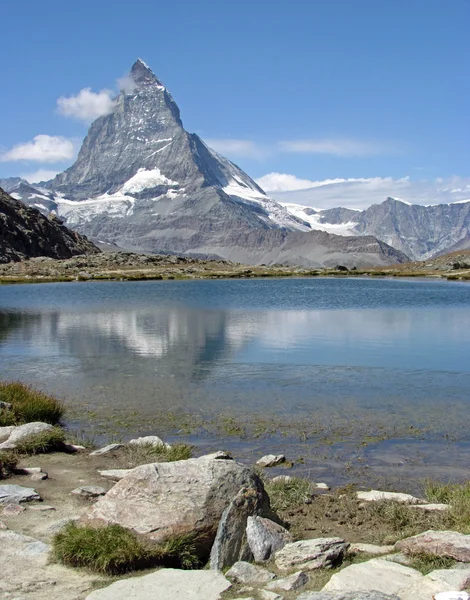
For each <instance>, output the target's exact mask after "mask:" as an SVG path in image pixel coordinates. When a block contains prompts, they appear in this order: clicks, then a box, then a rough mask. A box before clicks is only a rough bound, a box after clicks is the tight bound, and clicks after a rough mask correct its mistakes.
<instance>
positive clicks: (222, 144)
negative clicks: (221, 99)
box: [206, 137, 400, 160]
mask: <svg viewBox="0 0 470 600" xmlns="http://www.w3.org/2000/svg"><path fill="white" fill-rule="evenodd" d="M206 143H207V145H208V146H210V147H211V148H214V150H216V151H217V152H220V154H226V155H227V156H229V157H231V156H232V157H235V158H236V157H243V158H254V159H258V160H259V159H263V158H266V157H268V156H273V155H276V154H329V155H331V156H342V157H356V158H357V157H363V156H376V155H380V154H396V153H397V152H399V151H400V148H399V145H398V144H397V143H395V142H387V143H385V142H384V143H381V142H372V141H365V140H356V139H350V138H335V137H334V138H322V139H295V140H279V141H274V142H272V143H270V144H268V143H265V144H263V143H258V142H254V141H252V140H243V139H217V138H212V139H208V140H206Z"/></svg>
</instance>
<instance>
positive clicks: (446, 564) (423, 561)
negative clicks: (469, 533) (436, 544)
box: [410, 553, 456, 575]
mask: <svg viewBox="0 0 470 600" xmlns="http://www.w3.org/2000/svg"><path fill="white" fill-rule="evenodd" d="M455 564H456V561H455V560H454V559H453V558H449V557H448V556H436V555H435V554H424V553H421V554H415V555H413V556H412V557H411V564H410V567H412V568H413V569H416V570H417V571H420V572H421V573H422V574H423V575H427V574H428V573H431V571H435V570H436V569H452V567H454V566H455Z"/></svg>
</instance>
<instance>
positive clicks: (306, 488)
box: [264, 477, 315, 512]
mask: <svg viewBox="0 0 470 600" xmlns="http://www.w3.org/2000/svg"><path fill="white" fill-rule="evenodd" d="M264 487H265V490H266V492H267V494H268V496H269V499H270V500H271V508H272V509H273V510H274V511H275V512H278V511H281V512H282V511H287V510H292V509H293V508H296V507H298V506H301V505H302V504H305V502H306V501H309V500H311V499H312V496H313V493H314V490H315V488H314V486H313V484H312V483H311V482H310V481H308V479H302V478H301V477H293V478H292V479H290V480H289V481H272V480H271V481H270V480H267V481H264Z"/></svg>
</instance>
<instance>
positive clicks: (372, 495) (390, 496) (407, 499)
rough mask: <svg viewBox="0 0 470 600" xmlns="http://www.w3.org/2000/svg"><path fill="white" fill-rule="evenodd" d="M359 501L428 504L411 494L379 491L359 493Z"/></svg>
mask: <svg viewBox="0 0 470 600" xmlns="http://www.w3.org/2000/svg"><path fill="white" fill-rule="evenodd" d="M357 498H358V500H364V501H365V502H379V501H381V500H392V501H393V502H400V503H401V504H426V500H423V499H422V498H415V496H411V494H401V493H398V492H381V491H379V490H370V492H357Z"/></svg>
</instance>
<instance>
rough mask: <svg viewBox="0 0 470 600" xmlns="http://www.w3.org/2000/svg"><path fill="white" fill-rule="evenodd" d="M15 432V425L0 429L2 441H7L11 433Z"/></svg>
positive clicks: (0, 439)
mask: <svg viewBox="0 0 470 600" xmlns="http://www.w3.org/2000/svg"><path fill="white" fill-rule="evenodd" d="M14 430H15V425H7V426H5V427H0V441H5V440H6V439H8V438H9V437H10V435H11V433H12V432H13V431H14Z"/></svg>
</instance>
